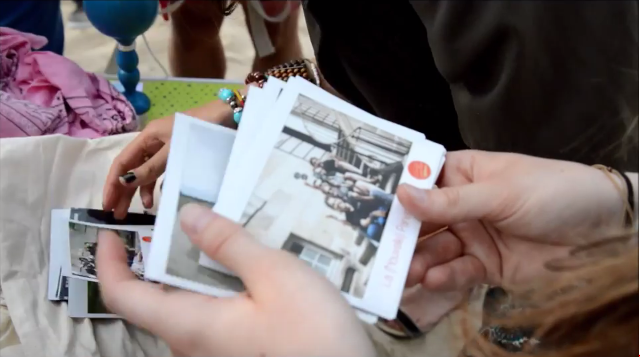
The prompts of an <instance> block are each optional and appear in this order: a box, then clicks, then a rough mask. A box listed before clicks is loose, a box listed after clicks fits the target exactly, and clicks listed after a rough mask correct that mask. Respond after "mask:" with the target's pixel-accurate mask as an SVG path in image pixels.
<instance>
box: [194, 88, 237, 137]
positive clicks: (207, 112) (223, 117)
mask: <svg viewBox="0 0 640 357" xmlns="http://www.w3.org/2000/svg"><path fill="white" fill-rule="evenodd" d="M247 91H248V86H245V87H243V88H242V89H240V90H239V92H240V94H242V95H246V94H247ZM184 113H185V114H187V115H189V116H192V117H194V118H198V119H201V120H204V121H207V122H210V123H214V124H220V125H223V126H226V127H230V128H235V127H236V123H235V122H234V121H233V110H232V109H231V107H230V106H229V104H227V103H225V102H223V101H222V100H220V99H218V98H216V99H214V100H212V101H210V102H208V103H206V104H204V105H202V106H199V107H196V108H192V109H189V110H186V111H184Z"/></svg>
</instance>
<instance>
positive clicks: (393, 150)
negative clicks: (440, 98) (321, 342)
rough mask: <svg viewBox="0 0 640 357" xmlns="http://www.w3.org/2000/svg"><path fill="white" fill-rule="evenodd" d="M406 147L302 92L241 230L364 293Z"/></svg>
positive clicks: (358, 293) (345, 287)
mask: <svg viewBox="0 0 640 357" xmlns="http://www.w3.org/2000/svg"><path fill="white" fill-rule="evenodd" d="M410 148H411V142H410V141H408V140H406V139H404V138H401V137H398V136H395V135H393V134H391V133H389V132H386V131H384V130H381V129H379V128H377V127H375V126H372V125H368V124H366V123H364V122H362V121H360V120H357V119H355V118H352V117H349V116H347V115H345V114H343V113H341V112H338V111H336V110H332V109H330V108H328V107H326V106H324V105H322V104H320V103H318V102H317V101H315V100H312V99H310V98H308V97H306V96H303V95H300V96H299V97H298V99H297V101H296V104H295V105H294V107H293V109H292V111H291V113H290V114H289V117H288V118H287V120H286V123H285V127H284V129H283V131H282V133H281V134H280V138H279V140H278V142H277V144H276V146H275V148H274V149H273V152H272V153H271V155H270V157H269V159H268V161H267V164H266V166H265V168H264V170H263V172H262V174H261V175H260V179H259V182H258V184H257V186H256V188H255V190H254V191H253V194H252V198H251V202H252V204H250V205H249V206H248V207H247V208H246V209H245V213H244V217H243V219H244V222H243V223H244V225H245V228H246V229H247V230H248V231H249V232H250V233H252V234H253V236H254V237H258V238H259V239H260V240H261V241H262V242H263V243H265V244H267V245H268V246H271V247H274V248H280V249H284V250H286V251H289V252H291V253H292V254H295V255H296V256H297V257H299V258H300V259H301V260H303V261H305V262H306V263H307V264H309V265H310V266H311V267H313V268H314V269H315V270H316V271H318V272H319V273H320V274H322V275H324V276H326V277H327V278H328V279H329V280H330V281H331V282H333V283H334V284H335V285H336V286H337V287H338V288H339V289H341V291H343V292H344V293H347V294H350V295H352V296H355V297H358V298H362V297H363V296H364V293H365V290H366V286H367V281H368V279H369V276H370V274H371V270H372V267H373V263H374V260H375V255H376V250H377V248H378V246H379V244H380V239H381V236H382V232H383V230H384V227H385V223H386V218H387V214H388V212H389V209H390V207H391V203H392V202H393V199H394V196H395V192H396V188H397V186H398V183H399V181H400V177H401V174H402V171H403V167H404V164H405V159H406V156H407V155H408V153H409V150H410Z"/></svg>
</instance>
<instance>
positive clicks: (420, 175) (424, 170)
mask: <svg viewBox="0 0 640 357" xmlns="http://www.w3.org/2000/svg"><path fill="white" fill-rule="evenodd" d="M408 170H409V174H410V175H411V176H413V178H415V179H417V180H426V179H428V178H429V176H431V168H430V167H429V165H427V164H426V163H424V162H422V161H411V162H410V163H409V166H408Z"/></svg>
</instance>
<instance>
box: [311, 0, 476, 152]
mask: <svg viewBox="0 0 640 357" xmlns="http://www.w3.org/2000/svg"><path fill="white" fill-rule="evenodd" d="M304 6H305V14H306V15H307V17H309V16H310V18H309V20H307V22H308V23H310V22H312V23H310V25H309V26H310V29H309V31H310V35H311V36H312V40H314V41H316V42H317V43H314V48H315V50H316V57H317V60H318V65H319V67H320V70H321V72H322V74H323V76H324V77H325V78H326V79H327V81H328V82H329V83H330V85H331V86H332V87H334V88H335V89H336V90H337V91H338V92H339V93H340V94H341V95H343V96H344V97H346V98H347V100H349V101H350V102H351V103H353V104H354V105H356V106H358V107H360V108H362V109H364V110H366V111H368V112H370V113H372V114H374V115H377V116H379V117H382V118H384V119H386V120H389V121H393V122H395V123H398V124H400V125H403V126H406V127H409V128H411V129H414V130H417V131H421V132H424V133H425V135H426V136H427V138H429V139H431V140H434V141H437V142H439V143H441V144H443V145H445V147H447V148H448V149H450V150H457V149H462V148H466V146H465V145H464V143H463V141H462V137H461V136H460V133H459V130H458V126H457V120H456V112H455V108H454V106H453V101H452V98H451V95H450V93H449V87H448V84H447V82H446V81H445V80H444V79H443V78H442V76H441V75H440V73H439V72H438V71H437V69H436V67H435V64H434V63H433V58H432V56H431V50H430V49H429V42H428V39H427V34H426V31H425V28H424V26H423V25H422V23H421V22H420V19H419V18H418V16H417V15H416V13H415V11H414V10H413V8H412V6H411V5H410V4H409V2H408V1H397V2H392V1H387V2H364V1H349V2H342V3H340V4H338V3H335V2H326V1H307V2H305V4H304ZM316 26H317V28H316ZM314 37H317V40H316V39H315V38H314ZM426 84H428V85H426Z"/></svg>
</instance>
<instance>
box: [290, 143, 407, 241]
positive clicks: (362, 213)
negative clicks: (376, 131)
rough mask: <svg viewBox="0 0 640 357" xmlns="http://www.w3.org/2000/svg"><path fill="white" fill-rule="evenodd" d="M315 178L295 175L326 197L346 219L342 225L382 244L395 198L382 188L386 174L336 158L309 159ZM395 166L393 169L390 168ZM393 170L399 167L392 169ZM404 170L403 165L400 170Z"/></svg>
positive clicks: (330, 206) (331, 156) (327, 201)
mask: <svg viewBox="0 0 640 357" xmlns="http://www.w3.org/2000/svg"><path fill="white" fill-rule="evenodd" d="M309 163H310V164H311V166H312V171H313V176H312V177H311V179H312V180H311V183H309V181H308V179H309V177H308V176H307V175H304V174H300V173H296V174H295V177H296V178H297V179H302V180H304V181H305V184H306V185H308V186H309V187H311V188H314V189H317V190H320V191H322V193H324V194H325V204H326V205H327V206H328V207H329V208H331V209H332V210H334V211H336V212H337V213H339V214H344V219H342V218H338V217H339V216H338V217H336V216H331V217H332V218H335V219H338V220H340V221H342V222H343V223H344V224H346V225H349V226H351V227H352V228H353V229H355V230H356V231H358V232H360V233H361V234H363V235H364V236H365V237H367V238H368V239H369V240H370V241H372V242H373V243H374V244H378V243H379V242H380V238H381V237H382V231H383V229H384V225H385V223H386V219H387V214H388V213H389V210H390V209H391V203H392V202H393V197H394V194H393V193H391V192H387V191H385V190H384V189H383V188H382V187H381V185H382V181H383V180H382V178H383V172H384V170H374V169H369V170H366V172H365V170H361V169H360V168H358V167H356V166H354V165H352V164H350V163H348V162H345V161H343V160H341V159H339V158H337V157H336V156H334V155H330V157H329V158H327V159H323V160H321V159H319V158H316V157H312V158H311V159H309ZM389 166H392V165H389ZM393 166H394V168H395V166H396V165H393ZM399 167H400V168H401V167H402V166H401V165H400V166H399Z"/></svg>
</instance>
